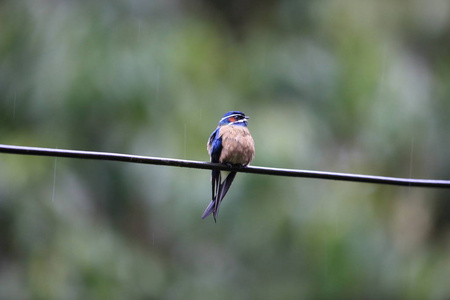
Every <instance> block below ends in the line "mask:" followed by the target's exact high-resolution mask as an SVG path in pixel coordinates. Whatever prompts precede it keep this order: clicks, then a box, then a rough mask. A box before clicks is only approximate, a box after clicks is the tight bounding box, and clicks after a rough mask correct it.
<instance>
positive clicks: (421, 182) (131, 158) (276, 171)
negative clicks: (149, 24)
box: [0, 144, 450, 188]
mask: <svg viewBox="0 0 450 300" xmlns="http://www.w3.org/2000/svg"><path fill="white" fill-rule="evenodd" d="M0 152H3V153H10V154H23V155H38V156H52V157H69V158H82V159H83V158H84V159H96V160H109V161H122V162H129V163H140V164H150V165H161V166H172V167H182V168H195V169H207V170H213V169H216V170H228V171H236V172H242V173H253V174H264V175H274V176H288V177H303V178H317V179H328V180H341V181H353V182H365V183H376V184H388V185H398V186H411V187H434V188H450V180H432V179H409V178H396V177H384V176H371V175H359V174H348V173H336V172H324V171H307V170H294V169H280V168H267V167H255V166H248V167H241V168H239V167H233V166H227V165H223V164H217V163H210V162H201V161H193V160H183V159H172V158H162V157H150V156H139V155H129V154H120V153H108V152H94V151H78V150H65V149H51V148H38V147H23V146H14V145H2V144H0Z"/></svg>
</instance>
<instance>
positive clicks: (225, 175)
mask: <svg viewBox="0 0 450 300" xmlns="http://www.w3.org/2000/svg"><path fill="white" fill-rule="evenodd" d="M248 119H249V117H248V116H246V115H245V114H244V113H243V112H241V111H229V112H227V113H226V114H224V115H223V117H222V118H221V119H220V121H219V125H218V126H217V128H216V129H215V130H214V131H213V133H212V134H211V135H210V137H209V139H208V142H207V144H206V149H207V150H208V153H209V156H210V161H211V162H212V163H221V164H226V165H229V166H239V167H245V166H248V165H249V164H250V162H251V161H252V160H253V158H254V157H255V143H254V141H253V138H252V136H251V134H250V131H249V130H248V128H247V124H248ZM235 177H236V172H234V171H220V170H212V171H211V185H212V200H211V203H209V205H208V206H207V207H206V210H205V212H204V213H203V215H202V219H205V218H206V217H208V216H209V215H210V214H213V217H214V222H217V216H218V214H219V207H220V204H221V203H222V200H223V198H224V197H225V195H226V194H227V192H228V189H229V188H230V186H231V183H233V180H234V178H235Z"/></svg>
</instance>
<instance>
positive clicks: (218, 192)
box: [202, 170, 236, 221]
mask: <svg viewBox="0 0 450 300" xmlns="http://www.w3.org/2000/svg"><path fill="white" fill-rule="evenodd" d="M235 176H236V172H229V174H228V176H226V178H225V180H224V181H223V182H222V172H221V171H218V170H213V171H212V173H211V184H212V201H211V203H209V205H208V207H206V209H205V212H204V213H203V215H202V219H204V218H206V217H207V216H209V215H210V214H213V216H214V221H217V216H218V215H219V207H220V204H221V203H222V200H223V198H224V197H225V195H226V194H227V192H228V189H229V188H230V186H231V184H232V183H233V180H234V177H235Z"/></svg>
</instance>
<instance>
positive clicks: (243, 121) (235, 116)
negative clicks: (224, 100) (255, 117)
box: [219, 111, 249, 126]
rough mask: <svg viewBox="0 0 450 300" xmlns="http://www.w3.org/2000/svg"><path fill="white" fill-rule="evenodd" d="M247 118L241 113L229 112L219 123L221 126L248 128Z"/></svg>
mask: <svg viewBox="0 0 450 300" xmlns="http://www.w3.org/2000/svg"><path fill="white" fill-rule="evenodd" d="M248 118H249V117H247V116H246V115H245V114H244V113H243V112H241V111H229V112H227V113H226V114H224V115H223V117H222V119H220V121H219V126H223V125H237V126H247V119H248Z"/></svg>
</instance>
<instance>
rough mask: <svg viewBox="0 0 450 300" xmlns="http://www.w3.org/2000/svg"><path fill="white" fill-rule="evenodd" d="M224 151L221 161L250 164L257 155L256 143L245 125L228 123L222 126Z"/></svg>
mask: <svg viewBox="0 0 450 300" xmlns="http://www.w3.org/2000/svg"><path fill="white" fill-rule="evenodd" d="M219 136H220V137H222V152H221V154H220V158H219V162H220V163H231V164H241V165H245V166H246V165H248V164H249V163H250V162H251V161H252V159H253V157H254V156H255V144H254V142H253V138H252V136H251V135H250V131H249V130H248V128H247V127H245V126H233V125H227V126H223V127H221V128H220V131H219Z"/></svg>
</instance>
